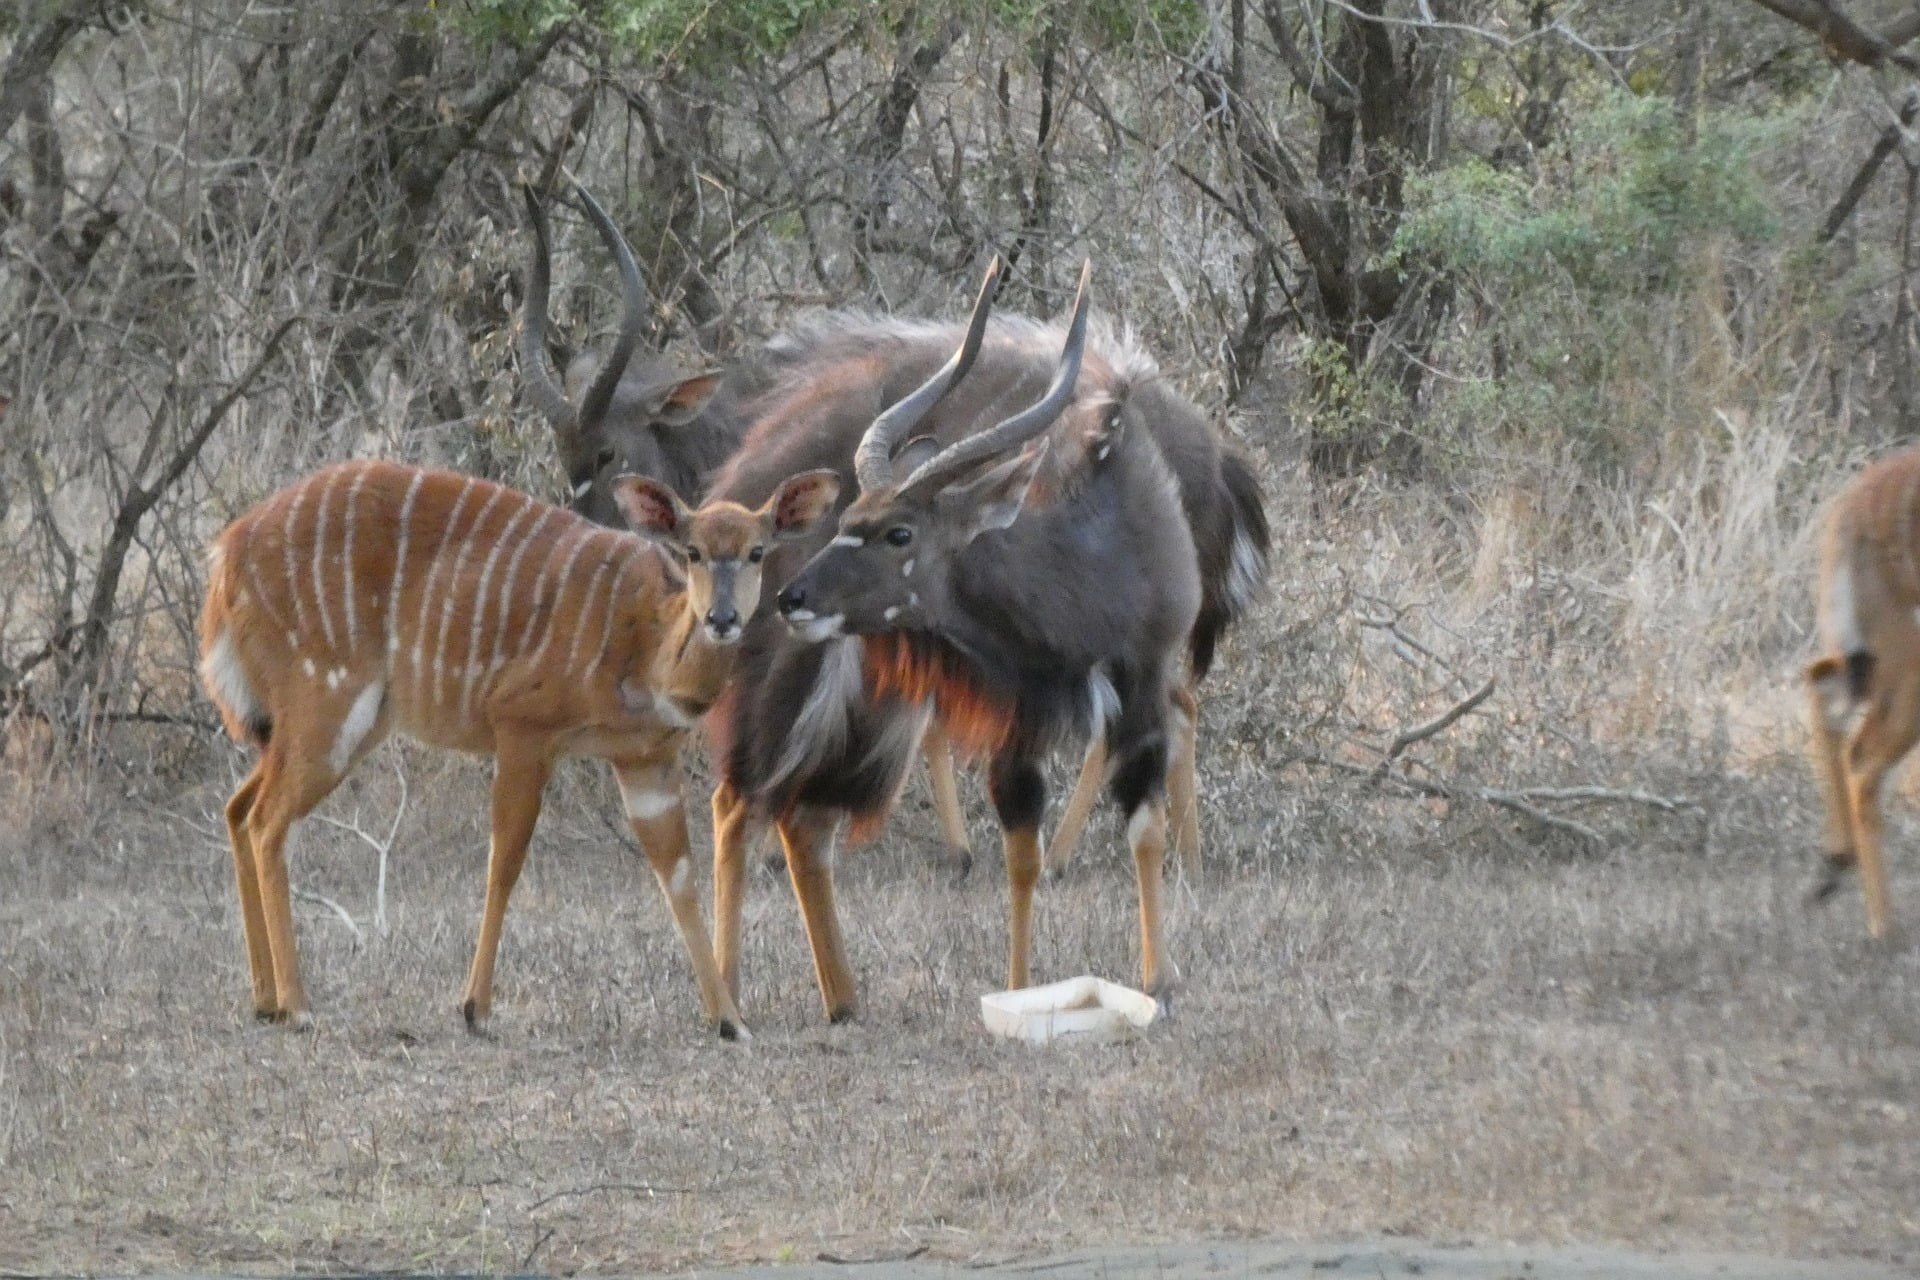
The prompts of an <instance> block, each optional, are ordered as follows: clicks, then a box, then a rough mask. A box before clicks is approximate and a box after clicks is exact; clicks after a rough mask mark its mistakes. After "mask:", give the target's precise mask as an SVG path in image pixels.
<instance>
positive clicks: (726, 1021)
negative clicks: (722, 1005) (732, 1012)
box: [719, 1018, 740, 1040]
mask: <svg viewBox="0 0 1920 1280" xmlns="http://www.w3.org/2000/svg"><path fill="white" fill-rule="evenodd" d="M719 1030H720V1038H721V1039H722V1040H738V1039H739V1038H740V1028H739V1027H737V1026H735V1025H734V1022H733V1019H731V1018H722V1019H720V1028H719Z"/></svg>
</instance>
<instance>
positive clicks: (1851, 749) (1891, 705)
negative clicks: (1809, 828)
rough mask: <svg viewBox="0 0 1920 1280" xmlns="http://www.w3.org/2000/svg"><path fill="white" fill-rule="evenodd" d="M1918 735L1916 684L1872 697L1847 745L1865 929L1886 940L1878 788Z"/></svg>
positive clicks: (1888, 913)
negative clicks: (1865, 901)
mask: <svg viewBox="0 0 1920 1280" xmlns="http://www.w3.org/2000/svg"><path fill="white" fill-rule="evenodd" d="M1916 739H1920V682H1915V681H1909V682H1907V683H1906V684H1903V685H1901V686H1900V687H1899V688H1897V689H1894V690H1893V691H1892V692H1891V694H1883V695H1882V696H1879V697H1876V698H1873V699H1871V700H1870V701H1869V703H1868V705H1867V712H1866V714H1865V715H1864V716H1863V717H1862V718H1861V720H1860V727H1859V728H1858V729H1856V730H1855V731H1854V734H1853V739H1852V741H1851V742H1849V743H1848V760H1847V775H1848V777H1847V799H1848V806H1849V809H1850V810H1851V816H1852V819H1853V850H1854V854H1855V856H1856V857H1857V858H1858V859H1859V863H1860V887H1861V890H1862V891H1863V892H1864V893H1865V895H1866V900H1867V932H1868V933H1869V934H1870V935H1872V936H1873V937H1875V938H1884V937H1886V936H1887V934H1888V933H1889V932H1890V931H1891V930H1892V928H1893V914H1892V908H1891V904H1890V903H1889V901H1888V898H1887V871H1886V863H1885V860H1884V858H1883V856H1882V837H1883V826H1882V821H1881V815H1880V787H1881V784H1882V783H1883V782H1884V781H1885V780H1886V776H1887V774H1888V773H1889V772H1890V771H1891V770H1892V769H1893V767H1894V766H1895V765H1896V764H1898V763H1899V762H1900V760H1901V758H1902V757H1903V756H1905V755H1906V754H1907V752H1908V751H1910V750H1912V749H1913V744H1914V742H1915V740H1916Z"/></svg>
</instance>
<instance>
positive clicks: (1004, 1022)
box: [980, 974, 1160, 1044]
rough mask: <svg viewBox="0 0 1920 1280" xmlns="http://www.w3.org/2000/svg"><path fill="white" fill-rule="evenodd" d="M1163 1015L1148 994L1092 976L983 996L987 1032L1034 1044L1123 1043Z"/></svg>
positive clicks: (981, 1006)
mask: <svg viewBox="0 0 1920 1280" xmlns="http://www.w3.org/2000/svg"><path fill="white" fill-rule="evenodd" d="M1159 1016H1160V1005H1159V1003H1158V1002H1157V1001H1155V1000H1154V998H1153V997H1152V996H1150V995H1148V994H1147V993H1146V992H1144V991H1135V990H1134V989H1133V988H1132V987H1123V986H1121V985H1120V984H1119V983H1117V982H1108V981H1107V980H1106V979H1105V978H1096V977H1094V976H1093V975H1092V974H1085V975H1082V976H1081V977H1078V978H1068V979H1067V980H1066V981H1065V982H1053V983H1049V984H1047V985H1046V986H1044V987H1024V988H1022V989H1021V990H1019V991H996V992H994V993H993V994H991V995H984V996H981V997H980V1021H982V1022H984V1023H986V1025H987V1030H989V1031H991V1032H993V1033H994V1034H995V1035H997V1036H1005V1037H1007V1038H1008V1039H1009V1040H1024V1041H1026V1042H1027V1043H1028V1044H1046V1043H1048V1042H1049V1041H1053V1040H1058V1039H1061V1038H1063V1037H1072V1038H1073V1039H1076V1040H1079V1041H1081V1042H1082V1043H1088V1042H1094V1043H1097V1042H1100V1041H1104V1040H1120V1039H1124V1038H1126V1037H1128V1036H1132V1035H1138V1034H1139V1033H1140V1032H1142V1031H1144V1030H1146V1029H1147V1028H1148V1027H1150V1026H1152V1025H1153V1022H1154V1020H1155V1019H1157V1018H1158V1017H1159Z"/></svg>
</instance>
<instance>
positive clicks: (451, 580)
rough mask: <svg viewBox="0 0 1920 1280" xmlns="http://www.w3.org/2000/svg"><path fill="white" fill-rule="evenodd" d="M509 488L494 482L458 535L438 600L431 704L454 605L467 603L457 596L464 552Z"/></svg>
mask: <svg viewBox="0 0 1920 1280" xmlns="http://www.w3.org/2000/svg"><path fill="white" fill-rule="evenodd" d="M508 492H510V490H507V489H502V488H499V487H497V486H496V487H495V488H494V491H493V492H492V493H490V494H488V495H487V500H486V501H485V502H484V503H482V504H481V505H480V513H479V514H478V515H476V516H474V518H473V527H472V528H470V529H468V530H467V536H466V537H464V538H462V539H460V551H459V554H457V555H455V556H454V558H453V571H452V572H451V573H450V574H448V575H447V589H446V592H445V594H444V596H443V598H442V600H441V604H440V639H439V641H438V643H436V644H435V645H434V647H433V705H434V706H436V707H437V706H439V705H440V686H441V677H442V675H443V674H444V672H445V671H446V662H447V636H448V635H449V634H450V633H451V632H452V630H453V609H454V606H455V605H457V604H462V603H466V602H465V601H463V600H462V599H461V596H460V573H461V571H462V570H463V569H465V568H466V565H467V554H468V553H469V552H471V551H472V550H473V540H474V538H475V537H476V536H477V535H478V534H479V533H480V530H481V528H482V527H483V526H484V525H485V524H486V523H487V517H488V516H489V515H491V514H492V513H493V508H494V505H495V504H496V503H498V502H499V501H500V496H501V495H502V494H504V493H508ZM467 658H468V660H469V661H470V660H471V659H472V658H473V654H472V652H471V651H469V652H468V654H467Z"/></svg>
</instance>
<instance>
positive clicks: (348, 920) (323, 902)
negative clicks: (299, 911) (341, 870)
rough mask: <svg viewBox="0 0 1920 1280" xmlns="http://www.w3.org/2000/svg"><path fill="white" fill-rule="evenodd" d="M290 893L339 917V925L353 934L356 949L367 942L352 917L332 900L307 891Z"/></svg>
mask: <svg viewBox="0 0 1920 1280" xmlns="http://www.w3.org/2000/svg"><path fill="white" fill-rule="evenodd" d="M292 892H293V896H294V897H295V898H296V899H298V900H299V901H301V902H313V903H318V904H319V905H320V906H323V907H325V908H327V910H329V911H331V912H333V914H335V915H337V916H339V917H340V923H341V924H344V925H346V926H347V929H348V931H350V932H351V933H352V934H353V945H354V946H356V947H357V946H359V945H360V944H361V943H363V942H365V941H366V940H367V935H366V934H364V933H362V932H360V926H359V925H357V924H355V923H354V922H353V917H352V916H351V915H348V914H347V909H346V908H345V907H343V906H341V905H340V904H339V903H337V902H335V901H334V900H333V899H332V898H328V897H323V896H322V895H320V894H317V893H314V892H312V891H311V890H308V889H295V890H293V891H292Z"/></svg>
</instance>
